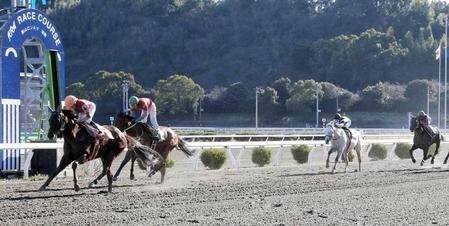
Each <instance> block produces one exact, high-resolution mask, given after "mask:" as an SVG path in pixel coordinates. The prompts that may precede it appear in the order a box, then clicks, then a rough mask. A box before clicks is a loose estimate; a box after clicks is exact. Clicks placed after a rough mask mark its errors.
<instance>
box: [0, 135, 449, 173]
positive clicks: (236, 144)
mask: <svg viewBox="0 0 449 226" xmlns="http://www.w3.org/2000/svg"><path fill="white" fill-rule="evenodd" d="M363 138H364V140H363V150H364V151H362V158H365V159H366V158H367V157H368V153H369V150H370V149H371V144H374V143H380V144H388V145H392V148H391V149H390V150H389V151H388V158H387V159H388V160H392V159H394V158H395V153H394V150H395V147H396V144H398V143H411V142H412V136H411V134H370V135H367V134H365V135H363ZM183 139H185V140H186V141H188V147H189V148H190V149H193V150H195V151H196V154H195V156H194V157H192V158H191V159H190V160H191V162H192V167H193V169H194V170H197V169H198V166H199V162H200V159H199V156H200V155H201V152H202V151H203V150H205V149H209V148H224V149H226V151H227V155H228V159H229V160H230V161H231V165H232V167H233V168H237V169H238V168H240V163H241V157H242V154H243V153H244V152H245V151H248V150H251V149H252V148H255V147H259V146H265V147H269V148H272V149H273V150H274V152H273V156H272V159H273V162H272V165H273V166H280V165H281V158H282V153H283V152H285V150H286V149H288V148H291V147H292V146H295V145H302V144H304V145H308V146H310V147H311V148H312V151H311V152H310V153H309V159H310V157H311V156H312V155H313V154H314V153H316V152H323V153H324V155H325V156H326V155H327V151H328V149H329V145H325V144H324V140H323V139H324V136H323V135H322V134H319V135H318V134H309V135H197V136H183ZM273 139H274V140H273ZM242 140H243V141H242ZM443 143H449V142H443ZM6 149H21V150H25V164H24V167H23V172H24V177H25V178H26V177H28V175H29V174H28V171H29V169H30V163H31V159H32V157H33V153H34V152H33V151H32V150H35V151H36V150H41V149H56V150H57V151H58V153H63V151H62V149H63V142H62V141H58V142H57V143H16V144H11V143H10V144H0V150H6ZM235 153H236V154H235ZM309 166H310V161H309ZM92 167H93V165H92V162H91V166H90V167H89V168H92ZM91 172H92V170H91Z"/></svg>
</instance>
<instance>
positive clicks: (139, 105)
mask: <svg viewBox="0 0 449 226" xmlns="http://www.w3.org/2000/svg"><path fill="white" fill-rule="evenodd" d="M128 103H129V106H130V109H129V110H130V113H131V116H133V117H134V123H142V124H143V125H145V126H144V128H145V129H147V131H146V132H149V133H150V134H151V135H152V137H153V138H152V139H153V145H154V144H156V143H157V142H158V140H160V139H161V131H160V128H159V124H158V123H157V119H156V104H155V103H154V102H153V101H152V100H151V99H150V98H138V97H136V96H132V97H131V98H129V100H128ZM148 116H149V117H150V122H151V126H152V128H149V125H148V124H147V118H148Z"/></svg>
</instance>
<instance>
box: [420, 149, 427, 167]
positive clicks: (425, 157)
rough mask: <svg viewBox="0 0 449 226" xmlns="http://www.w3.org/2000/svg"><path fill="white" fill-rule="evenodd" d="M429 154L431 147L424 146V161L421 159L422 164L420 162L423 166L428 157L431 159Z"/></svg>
mask: <svg viewBox="0 0 449 226" xmlns="http://www.w3.org/2000/svg"><path fill="white" fill-rule="evenodd" d="M428 154H429V147H427V148H423V157H422V161H421V164H420V165H421V166H423V165H424V162H425V161H426V160H427V159H429V156H428Z"/></svg>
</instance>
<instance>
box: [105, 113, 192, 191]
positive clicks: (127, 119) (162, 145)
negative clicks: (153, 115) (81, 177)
mask: <svg viewBox="0 0 449 226" xmlns="http://www.w3.org/2000/svg"><path fill="white" fill-rule="evenodd" d="M132 120H133V117H132V116H129V115H127V114H125V113H119V114H118V115H117V117H115V120H114V126H116V127H117V128H119V129H120V130H121V131H123V132H125V133H126V134H128V135H130V136H132V137H134V138H136V139H138V140H139V141H140V142H141V143H142V144H144V145H148V146H150V145H151V143H152V139H153V138H152V135H151V134H150V133H147V132H145V131H146V129H145V128H143V127H144V126H145V125H142V123H135V124H134V123H133V122H132ZM160 129H161V130H162V132H163V133H165V134H166V138H165V140H163V141H159V142H158V143H157V144H156V148H155V150H156V151H157V152H158V153H159V154H161V155H162V157H163V158H164V160H167V157H168V154H169V153H170V151H171V150H173V149H174V148H178V149H179V150H181V151H183V152H184V153H185V154H186V155H187V157H191V156H193V154H194V153H193V152H192V151H190V150H189V149H188V148H187V146H186V144H185V141H184V140H182V139H181V138H180V137H179V136H178V135H177V134H176V133H175V131H173V130H172V129H170V128H168V127H165V126H160ZM129 160H131V175H130V178H131V179H134V172H133V170H134V167H133V165H134V161H135V157H134V156H132V153H129V152H128V153H126V156H125V158H124V159H123V161H122V163H121V164H120V167H119V169H118V170H117V172H116V173H115V175H114V177H113V179H114V180H117V178H118V176H119V175H120V171H121V170H122V168H123V167H124V166H125V165H126V163H128V162H129ZM153 172H154V170H153ZM160 172H161V182H160V183H161V184H162V183H164V178H165V173H166V167H165V164H164V165H163V166H162V167H161V169H160ZM149 176H151V174H149Z"/></svg>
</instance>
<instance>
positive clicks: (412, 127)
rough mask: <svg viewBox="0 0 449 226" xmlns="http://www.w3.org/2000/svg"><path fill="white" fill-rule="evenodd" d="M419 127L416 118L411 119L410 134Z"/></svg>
mask: <svg viewBox="0 0 449 226" xmlns="http://www.w3.org/2000/svg"><path fill="white" fill-rule="evenodd" d="M417 127H418V123H416V116H412V117H410V128H409V129H410V132H413V131H415V129H416V128H417Z"/></svg>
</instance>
